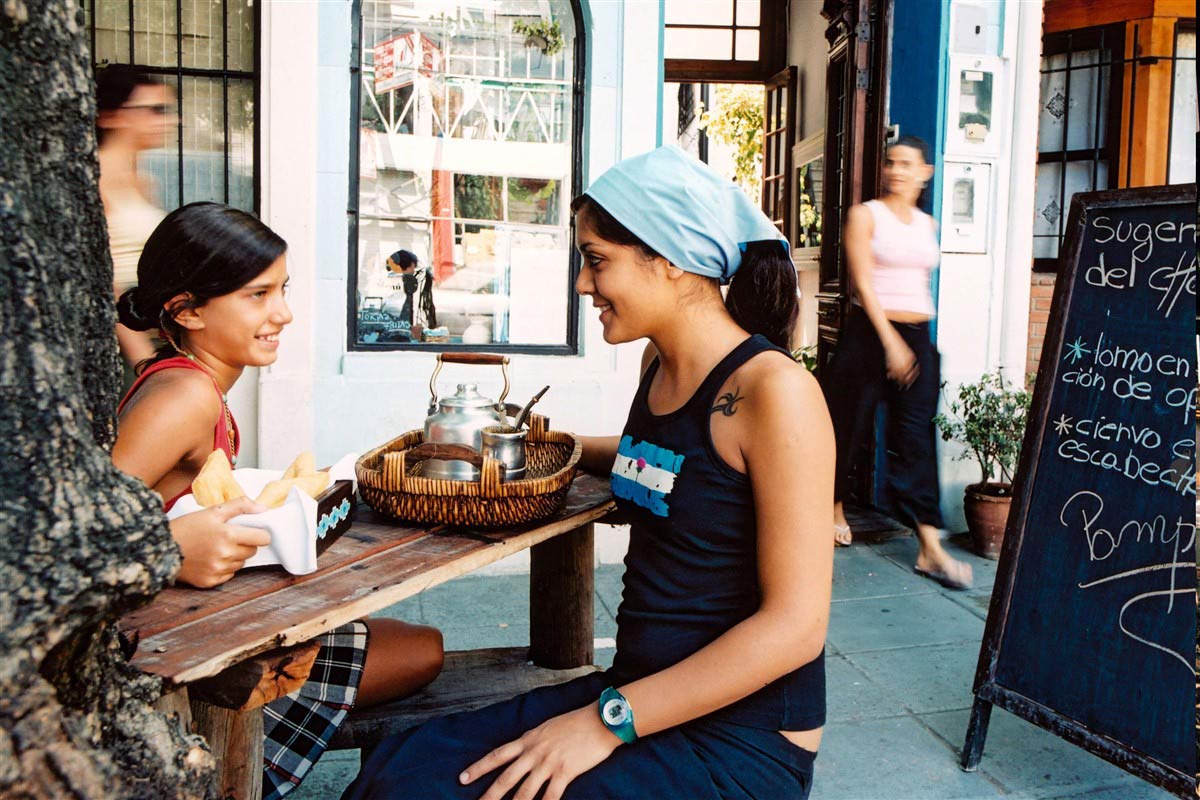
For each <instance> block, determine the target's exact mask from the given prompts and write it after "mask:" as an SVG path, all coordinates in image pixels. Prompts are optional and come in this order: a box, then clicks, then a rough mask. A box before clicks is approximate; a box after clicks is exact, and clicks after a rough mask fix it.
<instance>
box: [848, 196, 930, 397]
mask: <svg viewBox="0 0 1200 800" xmlns="http://www.w3.org/2000/svg"><path fill="white" fill-rule="evenodd" d="M874 235H875V219H874V218H873V217H872V216H871V211H870V209H868V208H867V207H866V206H865V205H862V204H859V205H855V206H851V207H850V212H849V213H848V214H847V215H846V227H845V229H844V230H843V231H842V240H843V242H844V243H845V247H846V265H847V271H848V272H849V275H850V283H851V286H853V288H854V294H855V296H857V297H858V303H859V305H861V306H862V310H863V312H864V313H865V314H866V315H867V319H869V320H870V321H871V326H872V327H873V328H875V333H876V334H877V335H878V336H879V341H880V342H881V343H882V344H883V349H884V352H885V354H886V357H887V369H888V377H889V378H891V379H892V380H895V381H897V382H898V383H900V384H901V385H902V386H907V385H909V384H910V383H912V382H913V380H914V379H915V378H916V364H917V358H916V355H915V354H914V353H913V351H912V349H911V348H909V346H908V345H907V344H905V342H904V340H903V339H902V338H900V334H899V333H897V332H896V329H895V327H893V326H892V323H891V321H890V320H889V319H888V318H887V313H886V312H885V311H884V308H883V306H882V305H880V303H879V298H878V297H877V296H876V295H875V287H874V285H873V284H872V283H871V273H872V272H873V271H874V269H875V257H874V256H873V255H872V254H871V237H873V236H874Z"/></svg>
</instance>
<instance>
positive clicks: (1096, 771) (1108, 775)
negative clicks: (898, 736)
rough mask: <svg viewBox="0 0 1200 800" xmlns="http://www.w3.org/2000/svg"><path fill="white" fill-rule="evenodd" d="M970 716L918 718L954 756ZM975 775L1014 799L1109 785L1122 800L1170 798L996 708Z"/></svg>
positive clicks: (1084, 793) (1088, 793) (1090, 792)
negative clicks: (981, 775) (983, 776)
mask: <svg viewBox="0 0 1200 800" xmlns="http://www.w3.org/2000/svg"><path fill="white" fill-rule="evenodd" d="M969 716H970V711H969V710H962V711H948V712H942V713H937V714H923V715H921V719H922V720H923V721H924V722H925V723H926V724H928V725H929V727H930V728H932V729H933V730H935V731H936V732H937V733H938V735H939V736H941V737H942V738H944V739H945V740H946V741H947V742H949V743H950V744H951V745H952V746H953V747H954V748H955V750H956V752H958V751H960V750H961V748H962V746H963V743H964V742H965V741H966V734H967V719H968V717H969ZM979 771H980V772H983V773H986V774H987V775H989V776H990V777H991V778H992V779H994V780H995V781H997V782H998V783H1000V784H1001V785H1003V786H1004V787H1005V789H1007V790H1008V791H1009V792H1011V793H1012V794H1014V795H1017V796H1019V797H1028V798H1058V797H1063V796H1066V797H1072V798H1074V797H1087V798H1092V797H1094V796H1095V794H1094V793H1095V792H1098V791H1100V790H1101V789H1113V788H1114V787H1116V788H1117V789H1121V790H1122V791H1121V792H1119V794H1118V796H1119V797H1120V798H1121V800H1167V799H1168V798H1170V797H1171V795H1170V794H1168V793H1167V792H1164V791H1163V790H1162V789H1158V788H1156V787H1153V786H1151V785H1149V784H1147V783H1145V782H1143V781H1141V780H1139V779H1137V778H1135V777H1133V776H1132V775H1130V774H1129V773H1127V772H1125V771H1124V770H1122V769H1119V768H1117V767H1114V766H1113V765H1112V764H1109V763H1108V762H1107V761H1104V760H1103V759H1101V758H1099V757H1098V756H1094V755H1092V754H1091V753H1089V752H1087V751H1086V750H1083V749H1081V748H1079V747H1076V746H1075V745H1073V744H1069V743H1067V742H1065V741H1063V740H1062V739H1060V738H1058V737H1057V736H1055V735H1054V734H1052V733H1049V732H1048V731H1044V730H1042V729H1041V728H1039V727H1037V726H1036V725H1032V724H1030V723H1028V722H1026V721H1025V720H1022V719H1019V718H1018V717H1015V716H1013V715H1012V714H1009V713H1008V712H1007V711H1005V710H1003V709H1001V708H993V710H992V718H991V723H990V724H989V725H988V734H987V741H986V743H985V746H984V751H983V760H982V761H981V762H980V763H979ZM1122 787H1127V788H1123V789H1122Z"/></svg>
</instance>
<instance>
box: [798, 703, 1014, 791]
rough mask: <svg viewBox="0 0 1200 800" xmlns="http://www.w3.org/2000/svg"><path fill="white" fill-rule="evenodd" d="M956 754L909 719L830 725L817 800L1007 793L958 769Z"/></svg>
mask: <svg viewBox="0 0 1200 800" xmlns="http://www.w3.org/2000/svg"><path fill="white" fill-rule="evenodd" d="M956 759H957V754H956V753H955V752H954V751H953V750H952V749H951V748H949V747H947V746H946V744H945V743H944V742H942V741H941V740H940V739H938V738H937V737H936V736H934V735H933V734H932V733H930V731H929V730H928V729H926V728H925V727H923V726H922V725H921V724H920V723H919V722H918V721H917V720H916V719H914V718H913V717H911V716H903V717H893V718H889V719H878V720H866V721H864V722H859V723H852V724H848V725H830V726H828V728H826V731H825V736H824V738H823V741H822V742H821V753H820V755H819V756H818V757H817V761H816V772H815V777H814V782H813V791H812V797H813V799H814V800H935V798H936V799H937V800H951V799H953V800H985V799H986V798H997V797H1003V796H1004V793H1003V792H1002V791H1001V790H1000V789H999V788H998V787H997V786H995V785H994V784H993V783H992V782H991V781H989V780H988V778H987V776H985V775H980V774H978V773H975V774H970V773H966V772H963V771H962V770H960V769H959V768H958V762H957V760H956Z"/></svg>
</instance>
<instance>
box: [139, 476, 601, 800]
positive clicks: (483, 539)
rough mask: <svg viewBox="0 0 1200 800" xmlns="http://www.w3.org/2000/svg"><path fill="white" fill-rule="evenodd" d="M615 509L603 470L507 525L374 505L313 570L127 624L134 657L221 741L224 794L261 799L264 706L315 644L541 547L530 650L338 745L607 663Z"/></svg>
mask: <svg viewBox="0 0 1200 800" xmlns="http://www.w3.org/2000/svg"><path fill="white" fill-rule="evenodd" d="M613 509H614V503H613V500H612V494H611V491H610V489H609V486H608V481H606V480H604V479H602V478H597V477H594V476H591V475H580V476H579V477H578V478H576V480H575V483H574V485H573V486H572V487H571V491H570V492H569V493H568V495H567V499H566V502H565V503H564V505H563V508H562V509H561V510H560V511H559V512H558V513H557V514H555V515H553V516H551V517H549V518H547V519H544V520H541V521H539V522H536V523H529V524H527V525H523V526H518V527H516V528H511V529H505V530H490V531H472V530H463V529H456V528H450V527H448V526H421V525H402V524H397V523H394V522H391V521H389V520H386V519H383V518H381V517H379V516H378V515H376V514H374V512H372V511H370V509H367V508H364V507H360V508H359V509H358V516H357V518H356V520H355V522H354V524H353V525H352V526H351V528H350V530H349V531H347V532H346V533H345V534H344V535H343V536H342V537H341V538H340V539H338V540H337V541H336V542H334V543H333V545H332V546H331V547H330V548H329V549H328V550H327V551H325V553H324V554H323V555H322V556H321V559H320V561H319V567H320V568H319V569H318V570H317V571H316V572H314V573H312V574H310V575H288V574H287V573H285V572H283V571H282V570H280V569H276V568H261V569H253V570H244V571H242V572H240V573H238V574H237V575H236V576H234V578H233V579H232V580H230V581H229V582H228V583H225V584H222V585H221V586H218V587H217V588H215V589H206V590H201V589H191V588H189V587H186V586H181V585H180V586H174V587H171V588H168V589H166V590H164V591H162V592H160V593H159V595H158V596H157V597H156V598H155V599H154V600H153V601H152V602H151V603H150V604H148V605H146V606H143V607H142V608H140V609H137V610H135V611H133V612H130V613H129V614H127V615H126V616H125V617H123V618H122V620H121V626H122V628H123V630H124V631H125V632H126V635H127V636H129V638H130V639H131V640H133V641H135V642H136V643H137V650H136V652H135V653H134V655H133V658H132V663H133V665H134V666H136V667H138V668H140V669H142V670H144V671H145V672H148V673H151V674H153V675H157V676H159V677H161V678H163V679H164V689H165V691H166V696H164V697H163V698H162V701H161V702H160V703H159V705H160V707H161V708H163V709H164V710H167V711H171V712H173V713H178V714H179V715H180V716H181V718H182V719H183V720H184V721H185V724H188V725H191V724H192V723H193V722H194V723H195V729H196V730H197V731H198V732H199V733H201V734H203V735H204V736H205V737H206V738H207V739H208V740H209V743H210V745H211V746H212V749H213V753H214V755H215V756H216V760H217V769H218V775H219V777H218V780H219V781H220V791H221V795H222V797H232V798H236V799H237V800H257V798H258V797H259V796H260V794H261V780H262V767H261V764H262V725H263V723H262V710H261V706H262V704H263V703H265V702H269V701H270V700H271V699H272V698H274V697H276V696H278V695H279V694H281V693H286V692H287V691H291V689H292V688H294V686H295V685H299V683H298V682H303V680H304V678H305V676H306V675H307V672H308V669H307V667H308V665H309V664H311V659H312V657H313V656H315V651H314V650H313V649H312V647H311V645H306V644H305V643H308V642H311V640H312V639H313V638H314V637H315V636H317V635H318V634H320V633H322V632H324V631H328V630H332V629H333V628H336V627H338V626H339V625H343V624H345V623H347V622H350V621H351V620H354V619H358V618H361V617H363V616H366V615H369V614H372V613H374V612H377V611H380V610H381V609H384V608H386V607H388V606H390V605H392V604H394V603H396V602H398V601H400V600H403V599H405V598H408V597H412V596H414V595H416V594H419V593H420V592H422V591H425V590H426V589H429V588H431V587H433V586H437V585H438V584H441V583H443V582H445V581H447V580H450V579H452V578H455V577H458V576H460V575H464V574H466V573H469V572H471V571H472V570H475V569H478V568H480V567H482V566H484V565H486V564H491V563H493V562H495V561H498V560H500V559H502V558H504V557H506V556H509V555H512V554H513V553H517V552H520V551H522V550H526V549H529V550H530V575H529V622H530V631H529V642H530V646H529V648H528V650H525V649H523V648H522V649H517V650H512V651H507V650H496V651H482V652H481V653H478V654H474V653H472V654H467V653H462V654H458V653H455V654H451V655H450V656H449V657H448V659H447V665H446V669H445V671H444V673H443V675H442V676H441V677H439V678H438V680H437V681H435V682H434V683H433V684H431V685H430V686H429V687H427V688H426V689H425V690H424V691H422V692H420V693H418V694H417V695H415V696H414V697H410V698H408V699H406V700H405V701H403V702H401V703H396V704H391V705H388V706H384V707H381V708H376V709H370V710H364V711H360V712H356V713H353V714H352V715H351V718H350V721H349V722H347V723H346V724H345V725H344V726H343V728H344V730H343V731H342V733H341V734H340V735H339V736H338V738H337V739H336V740H335V745H334V746H335V747H342V748H347V747H358V748H362V749H364V750H368V751H369V750H370V748H371V747H373V746H374V745H375V744H377V743H378V741H379V740H380V739H381V738H383V737H384V736H386V735H387V734H388V733H391V732H392V731H396V730H403V728H404V727H408V726H411V725H415V724H417V723H418V722H421V721H424V720H426V719H429V718H430V717H433V716H439V715H442V714H448V713H450V712H452V711H460V710H464V709H467V708H479V707H481V706H484V705H487V704H489V703H492V702H496V701H499V700H504V699H508V698H509V697H512V696H514V695H517V694H519V693H521V692H524V691H527V690H529V689H532V688H535V687H537V686H543V685H546V684H551V683H560V682H562V681H565V680H569V679H570V678H574V677H576V676H578V675H582V674H587V672H590V671H591V670H593V669H595V668H594V667H591V666H589V665H590V664H591V663H592V659H593V647H592V643H593V639H592V633H593V632H592V624H593V575H592V568H593V549H592V542H593V531H592V524H593V523H594V522H596V521H597V520H599V519H601V518H603V517H605V516H606V515H608V514H609V513H611V512H612V511H613ZM530 662H532V663H530ZM534 664H536V665H537V666H534Z"/></svg>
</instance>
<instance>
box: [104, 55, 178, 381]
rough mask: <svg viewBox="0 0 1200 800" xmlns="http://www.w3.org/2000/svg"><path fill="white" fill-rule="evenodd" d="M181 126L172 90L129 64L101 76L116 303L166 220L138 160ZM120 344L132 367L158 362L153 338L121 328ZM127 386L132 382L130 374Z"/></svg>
mask: <svg viewBox="0 0 1200 800" xmlns="http://www.w3.org/2000/svg"><path fill="white" fill-rule="evenodd" d="M177 123H178V116H177V114H176V109H175V99H174V96H173V95H172V93H171V90H170V89H169V87H167V86H165V85H164V84H162V83H160V82H158V81H156V80H154V79H153V78H151V77H150V76H149V75H147V74H145V73H144V72H142V71H140V70H138V69H136V68H134V67H130V66H126V65H124V64H116V65H111V66H107V67H104V68H103V69H101V70H99V71H98V72H97V74H96V138H97V140H98V142H99V148H98V150H97V155H98V157H99V159H100V199H101V201H102V202H103V203H104V216H105V218H106V219H107V220H108V243H109V249H110V251H111V253H112V262H113V293H114V297H117V296H120V294H121V293H122V292H124V291H125V290H126V289H129V288H130V287H132V286H133V285H134V284H136V283H137V265H138V258H140V257H141V255H142V248H143V247H144V246H145V244H146V239H148V238H149V237H150V234H151V232H152V231H153V230H154V229H155V228H156V227H157V226H158V223H159V222H161V221H162V219H163V217H164V216H165V215H166V212H164V211H163V210H162V209H161V208H159V207H158V206H156V205H155V204H154V202H153V201H152V200H151V197H153V194H154V191H153V186H152V185H151V182H150V181H149V180H148V179H147V177H146V176H144V175H142V174H140V173H139V172H138V155H139V154H140V153H141V152H142V151H144V150H152V149H155V148H159V147H162V146H163V142H164V140H165V137H166V133H167V131H168V130H169V129H170V128H171V127H173V126H174V125H176V124H177ZM117 341H118V343H119V344H120V347H121V355H122V357H123V358H124V359H125V362H126V364H127V365H128V366H130V367H132V366H134V365H135V364H137V363H138V362H139V361H144V360H146V359H148V358H152V357H153V356H154V349H155V348H154V341H153V336H152V335H151V334H150V333H139V332H135V331H131V330H129V329H128V328H126V327H125V326H124V325H121V324H119V323H118V324H117ZM126 379H127V380H126V384H129V383H130V382H131V379H132V373H131V372H129V371H127V373H126Z"/></svg>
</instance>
